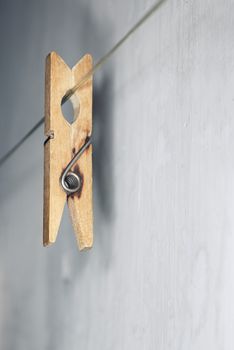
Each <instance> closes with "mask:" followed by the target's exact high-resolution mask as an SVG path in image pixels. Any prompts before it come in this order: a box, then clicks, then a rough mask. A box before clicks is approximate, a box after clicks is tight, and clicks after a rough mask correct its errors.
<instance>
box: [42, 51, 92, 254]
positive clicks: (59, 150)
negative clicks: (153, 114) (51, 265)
mask: <svg viewBox="0 0 234 350" xmlns="http://www.w3.org/2000/svg"><path fill="white" fill-rule="evenodd" d="M91 68H92V58H91V56H90V55H85V56H84V57H83V58H82V59H81V60H80V61H79V62H78V63H77V64H76V65H75V66H74V67H73V68H72V69H70V68H69V67H68V66H67V65H66V64H65V62H64V61H63V60H62V59H61V57H60V56H59V55H58V54H57V53H55V52H51V53H50V54H49V55H48V56H47V59H46V79H45V135H46V136H48V135H53V137H52V138H50V140H49V141H48V142H47V143H46V144H45V151H44V152H45V153H44V224H43V244H44V245H48V244H50V243H53V242H55V240H56V237H57V233H58V230H59V225H60V222H61V217H62V213H63V209H64V204H65V201H66V197H67V201H68V207H69V211H70V214H71V218H72V223H73V227H74V231H75V235H76V238H77V242H78V245H79V248H80V250H82V249H84V248H90V247H91V246H92V243H93V211H92V146H89V147H88V148H87V149H86V151H85V152H84V153H83V154H82V156H81V158H80V159H79V160H78V161H77V163H76V165H75V166H74V168H72V169H71V170H72V171H74V172H75V173H77V174H78V175H79V176H80V177H81V179H82V187H81V190H80V191H79V192H77V193H75V194H73V195H70V196H67V195H66V193H65V192H64V190H63V189H62V187H61V185H60V181H59V180H60V177H61V174H62V172H63V170H64V169H65V167H66V165H67V164H68V163H69V161H70V160H71V159H72V158H73V156H74V154H75V153H76V152H77V151H78V150H79V149H80V148H81V146H82V145H83V144H84V143H85V140H86V138H87V136H90V135H91V133H92V78H90V79H88V80H87V81H86V82H85V83H84V84H83V85H82V86H81V88H79V90H78V91H76V93H75V94H74V95H73V96H72V98H71V101H72V104H73V108H74V122H73V123H72V124H69V123H68V122H67V120H66V119H65V118H64V117H63V114H62V110H61V101H62V98H63V96H64V95H65V94H66V92H67V91H68V90H69V89H71V88H72V87H73V86H74V85H75V84H77V82H79V81H80V79H81V78H82V77H83V76H84V75H85V74H86V73H87V72H89V71H90V70H91Z"/></svg>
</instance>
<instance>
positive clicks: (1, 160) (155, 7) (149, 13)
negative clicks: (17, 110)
mask: <svg viewBox="0 0 234 350" xmlns="http://www.w3.org/2000/svg"><path fill="white" fill-rule="evenodd" d="M165 1H166V0H160V1H157V3H155V4H154V5H153V6H152V7H151V8H150V9H149V10H148V11H147V12H146V13H145V15H144V16H143V17H141V18H140V20H139V21H138V22H137V23H136V24H135V25H134V26H133V27H132V28H131V29H130V30H129V31H128V32H127V33H126V34H125V35H124V36H123V37H122V38H121V39H120V40H119V41H118V42H117V43H116V44H115V45H114V46H113V47H112V49H111V50H110V51H108V52H107V53H106V54H105V55H104V56H103V57H102V58H101V59H99V61H98V62H97V63H96V64H95V65H94V66H93V68H92V69H91V70H90V71H89V72H88V73H87V74H86V75H85V76H84V77H83V78H82V79H81V80H80V81H79V82H78V83H77V84H76V85H75V86H73V88H71V89H70V90H69V91H68V92H67V93H66V95H65V96H64V97H63V99H62V105H63V104H64V103H65V102H66V101H68V100H69V99H70V97H71V96H72V95H73V94H74V93H75V92H76V91H77V90H79V88H80V87H81V86H82V85H83V84H84V83H85V82H86V81H87V80H88V79H89V78H90V77H91V76H92V75H93V74H94V73H95V72H96V71H97V70H98V69H99V68H100V67H101V66H102V65H103V64H104V63H105V62H106V61H107V60H108V59H109V58H110V57H111V56H112V55H113V54H114V53H115V52H116V51H117V50H118V49H119V48H120V47H121V46H122V45H123V44H124V43H125V42H126V41H127V39H128V38H129V37H130V36H131V35H132V34H133V33H134V32H135V31H136V30H137V29H138V28H139V27H140V26H142V25H143V24H144V23H145V22H146V21H147V20H148V19H149V18H150V17H151V16H152V15H153V14H154V13H155V12H156V11H157V10H158V9H159V7H160V6H161V5H162V4H163V3H164V2H165ZM43 123H44V117H43V118H41V119H40V120H39V121H38V122H37V123H36V124H35V125H34V126H33V127H32V129H30V130H29V131H28V132H27V133H26V134H25V135H24V136H23V137H22V138H21V139H20V140H19V141H18V142H17V143H16V144H15V145H14V146H13V147H12V148H11V149H10V150H9V151H8V152H7V153H6V154H5V155H4V156H3V157H2V158H0V166H2V165H3V163H5V161H6V160H7V159H8V158H10V157H11V156H12V154H13V153H15V151H16V150H17V149H18V148H19V147H20V146H21V145H22V144H23V143H24V142H25V141H26V140H27V139H28V138H29V137H30V136H31V135H32V134H33V133H34V132H35V131H36V130H37V129H38V128H39V127H40V126H41V125H42V124H43Z"/></svg>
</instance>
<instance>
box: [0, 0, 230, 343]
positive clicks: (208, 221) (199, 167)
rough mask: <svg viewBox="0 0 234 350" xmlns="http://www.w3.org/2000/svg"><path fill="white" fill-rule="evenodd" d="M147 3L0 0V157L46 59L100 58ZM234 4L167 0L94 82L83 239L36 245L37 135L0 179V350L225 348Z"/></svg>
mask: <svg viewBox="0 0 234 350" xmlns="http://www.w3.org/2000/svg"><path fill="white" fill-rule="evenodd" d="M152 4H153V1H152V0H151V1H140V0H131V1H123V0H120V1H118V2H117V1H114V0H109V1H104V0H88V1H87V0H86V1H85V0H79V1H78V0H66V1H65V0H57V1H55V0H49V1H48V0H47V1H46V0H41V1H37V0H30V1H29V0H28V1H27V0H18V1H13V0H8V1H1V2H0V38H1V55H0V76H1V94H0V106H1V111H0V155H3V154H4V153H5V152H6V151H7V150H8V149H9V148H10V147H11V146H12V145H13V144H14V143H15V142H16V141H17V140H19V139H20V137H21V136H23V135H24V134H25V132H26V131H27V130H29V129H30V128H31V127H32V126H33V125H34V124H35V123H36V122H37V121H38V120H39V119H40V118H41V117H42V116H43V103H44V101H43V100H44V97H43V96H44V59H45V56H46V55H47V53H48V52H49V51H52V50H55V51H57V52H58V53H59V54H60V55H61V56H62V57H63V58H64V60H65V61H66V62H67V63H68V64H69V65H71V66H72V65H73V64H75V63H76V61H77V60H78V59H79V58H80V57H81V56H82V55H83V54H84V53H86V52H90V53H91V54H93V56H94V60H95V61H97V59H98V58H99V57H101V56H102V55H103V54H104V53H105V52H106V51H107V50H108V49H109V48H111V47H112V46H113V44H114V43H115V42H116V41H117V40H118V39H120V38H121V37H122V36H123V35H124V34H125V32H126V31H127V30H128V29H129V28H131V26H132V25H133V24H134V23H135V22H136V20H137V19H138V18H140V17H141V16H142V15H143V13H144V12H145V11H146V10H147V9H148V8H149V7H150V6H151V5H152ZM233 13H234V1H233V0H225V1H219V0H213V1H209V0H205V1H204V0H197V1H192V0H191V1H190V0H167V1H165V3H164V5H163V6H161V8H160V9H159V10H158V12H157V13H156V14H155V15H154V16H153V17H152V18H151V19H150V20H149V21H148V22H147V23H146V24H145V25H144V27H142V28H141V29H140V30H139V31H138V32H137V33H136V34H135V35H134V36H133V37H132V38H131V39H130V40H129V41H128V42H127V43H126V44H125V45H124V46H123V47H122V48H121V49H120V50H119V52H118V53H117V54H116V55H115V56H114V57H113V58H112V59H111V60H110V61H109V63H108V64H106V66H105V67H104V68H102V69H101V70H100V71H99V72H98V73H97V74H96V76H95V89H94V138H95V143H94V158H93V163H94V216H95V221H94V230H95V231H94V232H95V241H94V248H93V250H92V251H89V252H85V253H80V252H78V250H77V247H76V242H75V237H74V235H73V231H72V228H71V223H70V219H69V217H68V213H67V211H66V212H65V213H64V217H63V222H62V225H61V229H60V232H59V235H58V240H57V242H56V244H54V245H53V246H52V247H49V248H43V247H42V196H43V195H42V187H43V140H44V136H43V128H40V130H38V131H37V132H36V133H35V134H34V135H33V137H31V138H30V140H28V141H27V142H26V143H25V144H24V145H23V146H22V147H21V149H20V150H18V151H17V153H15V155H14V156H12V158H11V159H10V160H9V161H8V162H7V163H6V164H5V165H4V167H2V168H1V169H0V349H1V350H15V349H17V350H26V349H33V350H51V349H56V350H65V349H69V350H75V349H76V350H77V349H85V350H94V349H95V350H109V349H112V350H120V349H123V350H130V349H135V350H143V349H145V350H155V349H157V350H169V349H173V350H175V349H178V350H188V349H189V350H195V349H196V350H207V349H212V350H232V349H233V347H234V303H233V295H234V254H233V251H234V215H233V213H234V157H233V152H234V151H233V150H234V137H233V136H234V121H233V109H234V44H233V33H234V17H233Z"/></svg>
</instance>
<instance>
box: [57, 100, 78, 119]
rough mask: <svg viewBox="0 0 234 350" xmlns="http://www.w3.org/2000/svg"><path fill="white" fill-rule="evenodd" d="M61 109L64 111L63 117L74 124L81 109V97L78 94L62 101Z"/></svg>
mask: <svg viewBox="0 0 234 350" xmlns="http://www.w3.org/2000/svg"><path fill="white" fill-rule="evenodd" d="M61 109H62V113H63V117H64V118H65V119H66V121H67V122H68V123H69V124H72V123H74V122H75V121H76V119H77V118H78V115H79V111H80V103H79V99H78V97H77V96H76V95H73V96H71V97H70V98H69V99H68V100H66V101H65V102H63V99H62V102H61Z"/></svg>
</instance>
